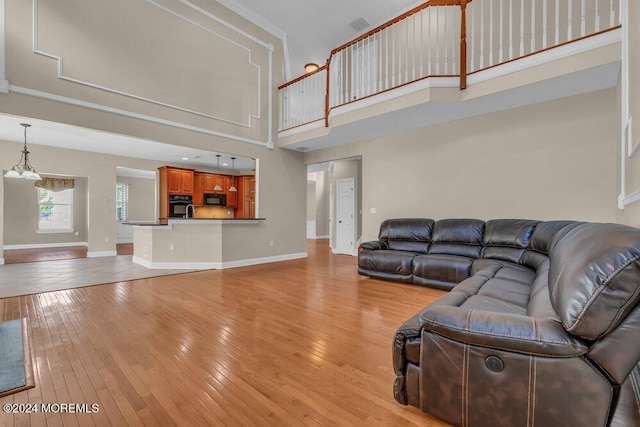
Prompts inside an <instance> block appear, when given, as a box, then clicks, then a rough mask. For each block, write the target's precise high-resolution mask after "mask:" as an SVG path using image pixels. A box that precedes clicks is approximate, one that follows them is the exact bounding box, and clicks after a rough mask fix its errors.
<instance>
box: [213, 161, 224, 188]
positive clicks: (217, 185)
mask: <svg viewBox="0 0 640 427" xmlns="http://www.w3.org/2000/svg"><path fill="white" fill-rule="evenodd" d="M220 156H221V154H216V157H217V158H218V170H220ZM213 191H222V187H220V184H218V183H216V186H215V187H213Z"/></svg>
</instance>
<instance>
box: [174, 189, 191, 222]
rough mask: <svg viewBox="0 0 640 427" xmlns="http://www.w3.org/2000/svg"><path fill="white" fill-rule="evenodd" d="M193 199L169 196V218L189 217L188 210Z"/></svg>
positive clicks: (180, 195) (178, 195) (175, 195)
mask: <svg viewBox="0 0 640 427" xmlns="http://www.w3.org/2000/svg"><path fill="white" fill-rule="evenodd" d="M192 202H193V199H192V198H191V196H188V195H182V194H169V217H172V218H175V217H178V218H183V217H185V215H187V208H188V207H189V205H191V203H192ZM191 206H193V205H191Z"/></svg>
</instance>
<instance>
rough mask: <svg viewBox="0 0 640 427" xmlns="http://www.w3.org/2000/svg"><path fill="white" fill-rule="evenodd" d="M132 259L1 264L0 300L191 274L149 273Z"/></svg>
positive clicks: (114, 258) (111, 257)
mask: <svg viewBox="0 0 640 427" xmlns="http://www.w3.org/2000/svg"><path fill="white" fill-rule="evenodd" d="M131 258H132V256H131V255H118V256H110V257H100V258H77V259H67V260H59V261H40V262H29V263H22V264H5V265H0V298H6V297H13V296H18V295H29V294H35V293H40V292H49V291H57V290H61V289H70V288H79V287H83V286H91V285H100V284H104V283H114V282H123V281H127V280H135V279H143V278H147V277H156V276H165V275H168V274H178V273H186V272H188V271H192V270H155V269H154V270H151V269H148V268H145V267H143V266H141V265H138V264H135V263H134V262H132V261H131Z"/></svg>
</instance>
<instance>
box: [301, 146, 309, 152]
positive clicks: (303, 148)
mask: <svg viewBox="0 0 640 427" xmlns="http://www.w3.org/2000/svg"><path fill="white" fill-rule="evenodd" d="M307 150H309V147H298V151H307Z"/></svg>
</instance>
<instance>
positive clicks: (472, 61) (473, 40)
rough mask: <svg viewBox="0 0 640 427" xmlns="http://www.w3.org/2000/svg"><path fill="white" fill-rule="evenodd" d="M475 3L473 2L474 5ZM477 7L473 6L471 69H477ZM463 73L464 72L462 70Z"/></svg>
mask: <svg viewBox="0 0 640 427" xmlns="http://www.w3.org/2000/svg"><path fill="white" fill-rule="evenodd" d="M474 4H475V3H471V6H473V5H474ZM463 10H469V8H468V7H467V8H465V9H463ZM475 10H476V8H475V7H472V8H471V64H469V70H470V71H475V70H476V14H475ZM461 73H462V72H461Z"/></svg>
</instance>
